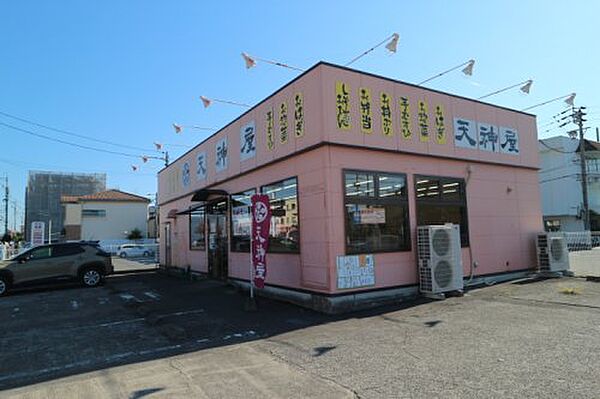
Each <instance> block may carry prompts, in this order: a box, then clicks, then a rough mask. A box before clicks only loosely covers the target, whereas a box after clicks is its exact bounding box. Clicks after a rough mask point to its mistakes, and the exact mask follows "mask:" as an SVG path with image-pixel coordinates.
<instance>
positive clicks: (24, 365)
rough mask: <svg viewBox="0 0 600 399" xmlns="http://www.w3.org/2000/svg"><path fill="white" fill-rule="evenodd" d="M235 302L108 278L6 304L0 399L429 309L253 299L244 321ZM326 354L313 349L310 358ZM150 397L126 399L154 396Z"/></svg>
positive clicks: (208, 283)
mask: <svg viewBox="0 0 600 399" xmlns="http://www.w3.org/2000/svg"><path fill="white" fill-rule="evenodd" d="M65 288H66V289H65ZM245 302H246V295H245V293H244V292H240V291H238V290H237V289H235V288H233V287H232V286H230V285H227V284H225V283H223V282H218V281H213V280H202V281H187V280H183V279H180V278H175V277H170V276H166V275H163V274H159V273H156V272H146V273H134V274H126V275H116V276H111V277H110V278H108V279H107V282H106V285H105V286H103V287H100V288H95V289H85V288H80V287H79V286H78V285H66V286H63V287H61V289H58V288H56V287H52V288H37V289H35V290H29V291H23V292H19V293H16V294H14V295H9V296H7V297H4V298H1V299H0V318H1V319H2V320H3V329H2V340H1V343H0V390H5V389H9V388H16V387H22V386H26V385H30V384H33V383H38V382H43V381H49V380H53V379H56V378H61V377H65V376H71V375H77V374H81V373H84V372H90V371H95V370H102V369H105V368H109V367H114V366H118V365H124V364H134V363H138V362H143V361H148V360H154V359H161V358H165V357H170V356H174V355H179V354H184V353H190V352H195V351H201V350H204V349H208V348H215V347H221V346H227V345H231V344H237V343H240V342H246V341H252V340H257V339H264V338H268V337H273V336H276V335H279V334H283V333H286V332H290V331H294V330H300V329H304V328H307V327H311V326H315V325H319V324H324V323H330V322H334V321H338V320H345V319H352V318H363V317H371V316H374V315H380V314H383V313H388V312H392V311H397V310H400V309H405V308H408V307H414V306H418V305H421V304H424V303H428V302H430V300H426V299H419V300H416V301H412V302H405V303H399V304H396V305H391V306H383V307H378V308H375V309H371V310H364V311H359V312H354V313H347V314H344V315H335V316H332V315H325V314H321V313H317V312H314V311H312V310H308V309H304V308H301V307H298V306H295V305H291V304H288V303H284V302H279V301H275V300H270V299H266V298H262V297H258V298H257V304H258V311H256V312H247V311H245V310H244V305H245ZM433 326H434V325H432V326H430V327H433ZM335 349H336V347H335V346H323V347H316V348H315V349H314V353H313V356H321V355H322V354H324V353H327V352H329V351H332V350H335ZM24 353H27V356H26V357H24V356H23V354H24ZM152 389H158V390H159V389H161V388H152ZM152 389H148V390H143V391H137V392H136V393H134V395H133V396H131V397H136V398H141V397H144V396H146V395H149V394H151V393H153V392H157V391H152Z"/></svg>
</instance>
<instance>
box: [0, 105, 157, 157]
mask: <svg viewBox="0 0 600 399" xmlns="http://www.w3.org/2000/svg"><path fill="white" fill-rule="evenodd" d="M0 115H3V116H6V117H7V118H11V119H14V120H17V121H20V122H24V123H28V124H30V125H33V126H37V127H41V128H43V129H48V130H52V131H54V132H57V133H62V134H66V135H69V136H73V137H79V138H82V139H85V140H90V141H95V142H96V143H102V144H108V145H112V146H116V147H122V148H129V149H132V150H138V151H143V152H152V151H156V150H154V149H148V148H142V147H136V146H132V145H127V144H120V143H115V142H112V141H108V140H102V139H97V138H95V137H90V136H86V135H84V134H79V133H74V132H70V131H68V130H63V129H58V128H55V127H52V126H48V125H43V124H41V123H38V122H34V121H32V120H29V119H25V118H22V117H19V116H15V115H11V114H8V113H6V112H3V111H0Z"/></svg>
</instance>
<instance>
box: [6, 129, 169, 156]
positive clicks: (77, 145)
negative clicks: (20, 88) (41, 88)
mask: <svg viewBox="0 0 600 399" xmlns="http://www.w3.org/2000/svg"><path fill="white" fill-rule="evenodd" d="M0 126H4V127H7V128H9V129H12V130H16V131H19V132H21V133H25V134H28V135H31V136H35V137H38V138H43V139H45V140H49V141H54V142H57V143H61V144H65V145H69V146H72V147H76V148H81V149H84V150H90V151H96V152H102V153H105V154H112V155H120V156H123V157H129V158H136V159H139V158H140V155H135V154H130V153H126V152H120V151H112V150H106V149H103V148H96V147H90V146H87V145H84V144H77V143H72V142H70V141H66V140H62V139H57V138H55V137H50V136H46V135H45V134H41V133H36V132H32V131H31V130H27V129H23V128H20V127H17V126H13V125H10V124H8V123H4V122H0ZM148 158H151V159H162V158H159V157H153V156H148Z"/></svg>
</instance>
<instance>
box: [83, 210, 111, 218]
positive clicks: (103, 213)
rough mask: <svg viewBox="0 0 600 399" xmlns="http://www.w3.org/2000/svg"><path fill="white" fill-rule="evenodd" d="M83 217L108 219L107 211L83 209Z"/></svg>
mask: <svg viewBox="0 0 600 399" xmlns="http://www.w3.org/2000/svg"><path fill="white" fill-rule="evenodd" d="M81 216H92V217H102V218H103V217H106V210H105V209H83V210H82V211H81Z"/></svg>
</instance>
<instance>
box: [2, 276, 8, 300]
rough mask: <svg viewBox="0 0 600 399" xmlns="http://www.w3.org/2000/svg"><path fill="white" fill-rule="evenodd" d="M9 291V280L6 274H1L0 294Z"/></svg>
mask: <svg viewBox="0 0 600 399" xmlns="http://www.w3.org/2000/svg"><path fill="white" fill-rule="evenodd" d="M7 292H8V280H7V279H6V277H4V276H0V296H3V295H5V294H6V293H7Z"/></svg>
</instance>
